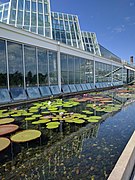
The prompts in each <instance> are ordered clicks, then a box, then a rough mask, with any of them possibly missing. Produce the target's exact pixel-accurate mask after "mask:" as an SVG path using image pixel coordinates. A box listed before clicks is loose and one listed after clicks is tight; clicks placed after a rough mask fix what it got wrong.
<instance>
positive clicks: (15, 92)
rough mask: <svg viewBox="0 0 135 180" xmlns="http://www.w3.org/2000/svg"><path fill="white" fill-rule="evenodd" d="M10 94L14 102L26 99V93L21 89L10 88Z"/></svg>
mask: <svg viewBox="0 0 135 180" xmlns="http://www.w3.org/2000/svg"><path fill="white" fill-rule="evenodd" d="M10 92H11V96H12V98H13V99H14V100H15V101H17V100H25V99H27V96H26V93H25V91H24V89H23V88H11V89H10Z"/></svg>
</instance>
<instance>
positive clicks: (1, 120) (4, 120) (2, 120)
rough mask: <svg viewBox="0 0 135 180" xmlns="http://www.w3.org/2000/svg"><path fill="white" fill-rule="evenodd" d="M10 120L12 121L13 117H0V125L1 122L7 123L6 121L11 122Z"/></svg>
mask: <svg viewBox="0 0 135 180" xmlns="http://www.w3.org/2000/svg"><path fill="white" fill-rule="evenodd" d="M11 122H14V119H13V118H4V119H0V125H2V124H8V123H11Z"/></svg>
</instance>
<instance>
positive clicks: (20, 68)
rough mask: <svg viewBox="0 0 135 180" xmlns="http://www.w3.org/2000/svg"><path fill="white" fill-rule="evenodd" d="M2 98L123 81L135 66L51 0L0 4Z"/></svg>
mask: <svg viewBox="0 0 135 180" xmlns="http://www.w3.org/2000/svg"><path fill="white" fill-rule="evenodd" d="M0 21H1V23H0V35H1V36H0V88H1V89H0V103H6V102H11V101H13V100H14V101H17V100H27V99H34V98H41V97H46V96H50V95H55V94H60V93H71V92H77V91H84V90H90V89H94V88H103V87H109V86H116V85H121V84H123V83H127V81H128V82H129V81H131V80H134V68H133V67H129V66H128V65H126V66H125V65H124V64H123V63H122V60H121V59H120V58H119V57H117V56H116V55H114V54H113V53H111V52H110V51H108V50H107V49H105V48H104V47H103V46H101V45H99V44H98V41H97V38H96V34H95V33H91V32H85V31H82V32H81V29H80V25H79V20H78V16H76V15H70V14H64V13H56V12H51V11H50V2H49V0H39V1H37V0H20V1H19V0H10V1H9V2H8V3H5V4H2V5H0Z"/></svg>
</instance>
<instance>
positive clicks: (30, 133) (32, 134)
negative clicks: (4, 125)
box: [10, 129, 41, 142]
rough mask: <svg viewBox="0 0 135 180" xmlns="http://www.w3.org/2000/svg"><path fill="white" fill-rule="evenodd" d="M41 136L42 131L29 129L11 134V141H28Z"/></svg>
mask: <svg viewBox="0 0 135 180" xmlns="http://www.w3.org/2000/svg"><path fill="white" fill-rule="evenodd" d="M40 136H41V132H40V131H38V130H33V129H28V130H23V131H20V132H18V133H16V134H15V135H13V136H11V138H10V139H11V141H13V142H28V141H31V140H34V139H37V138H39V137H40Z"/></svg>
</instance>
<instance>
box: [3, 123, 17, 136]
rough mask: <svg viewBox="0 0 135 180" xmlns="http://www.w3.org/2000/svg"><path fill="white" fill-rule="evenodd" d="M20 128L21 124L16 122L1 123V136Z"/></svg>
mask: <svg viewBox="0 0 135 180" xmlns="http://www.w3.org/2000/svg"><path fill="white" fill-rule="evenodd" d="M18 128H19V126H18V125H16V124H6V125H1V126H0V136H2V135H5V134H9V133H11V132H14V131H16V130H17V129H18Z"/></svg>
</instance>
